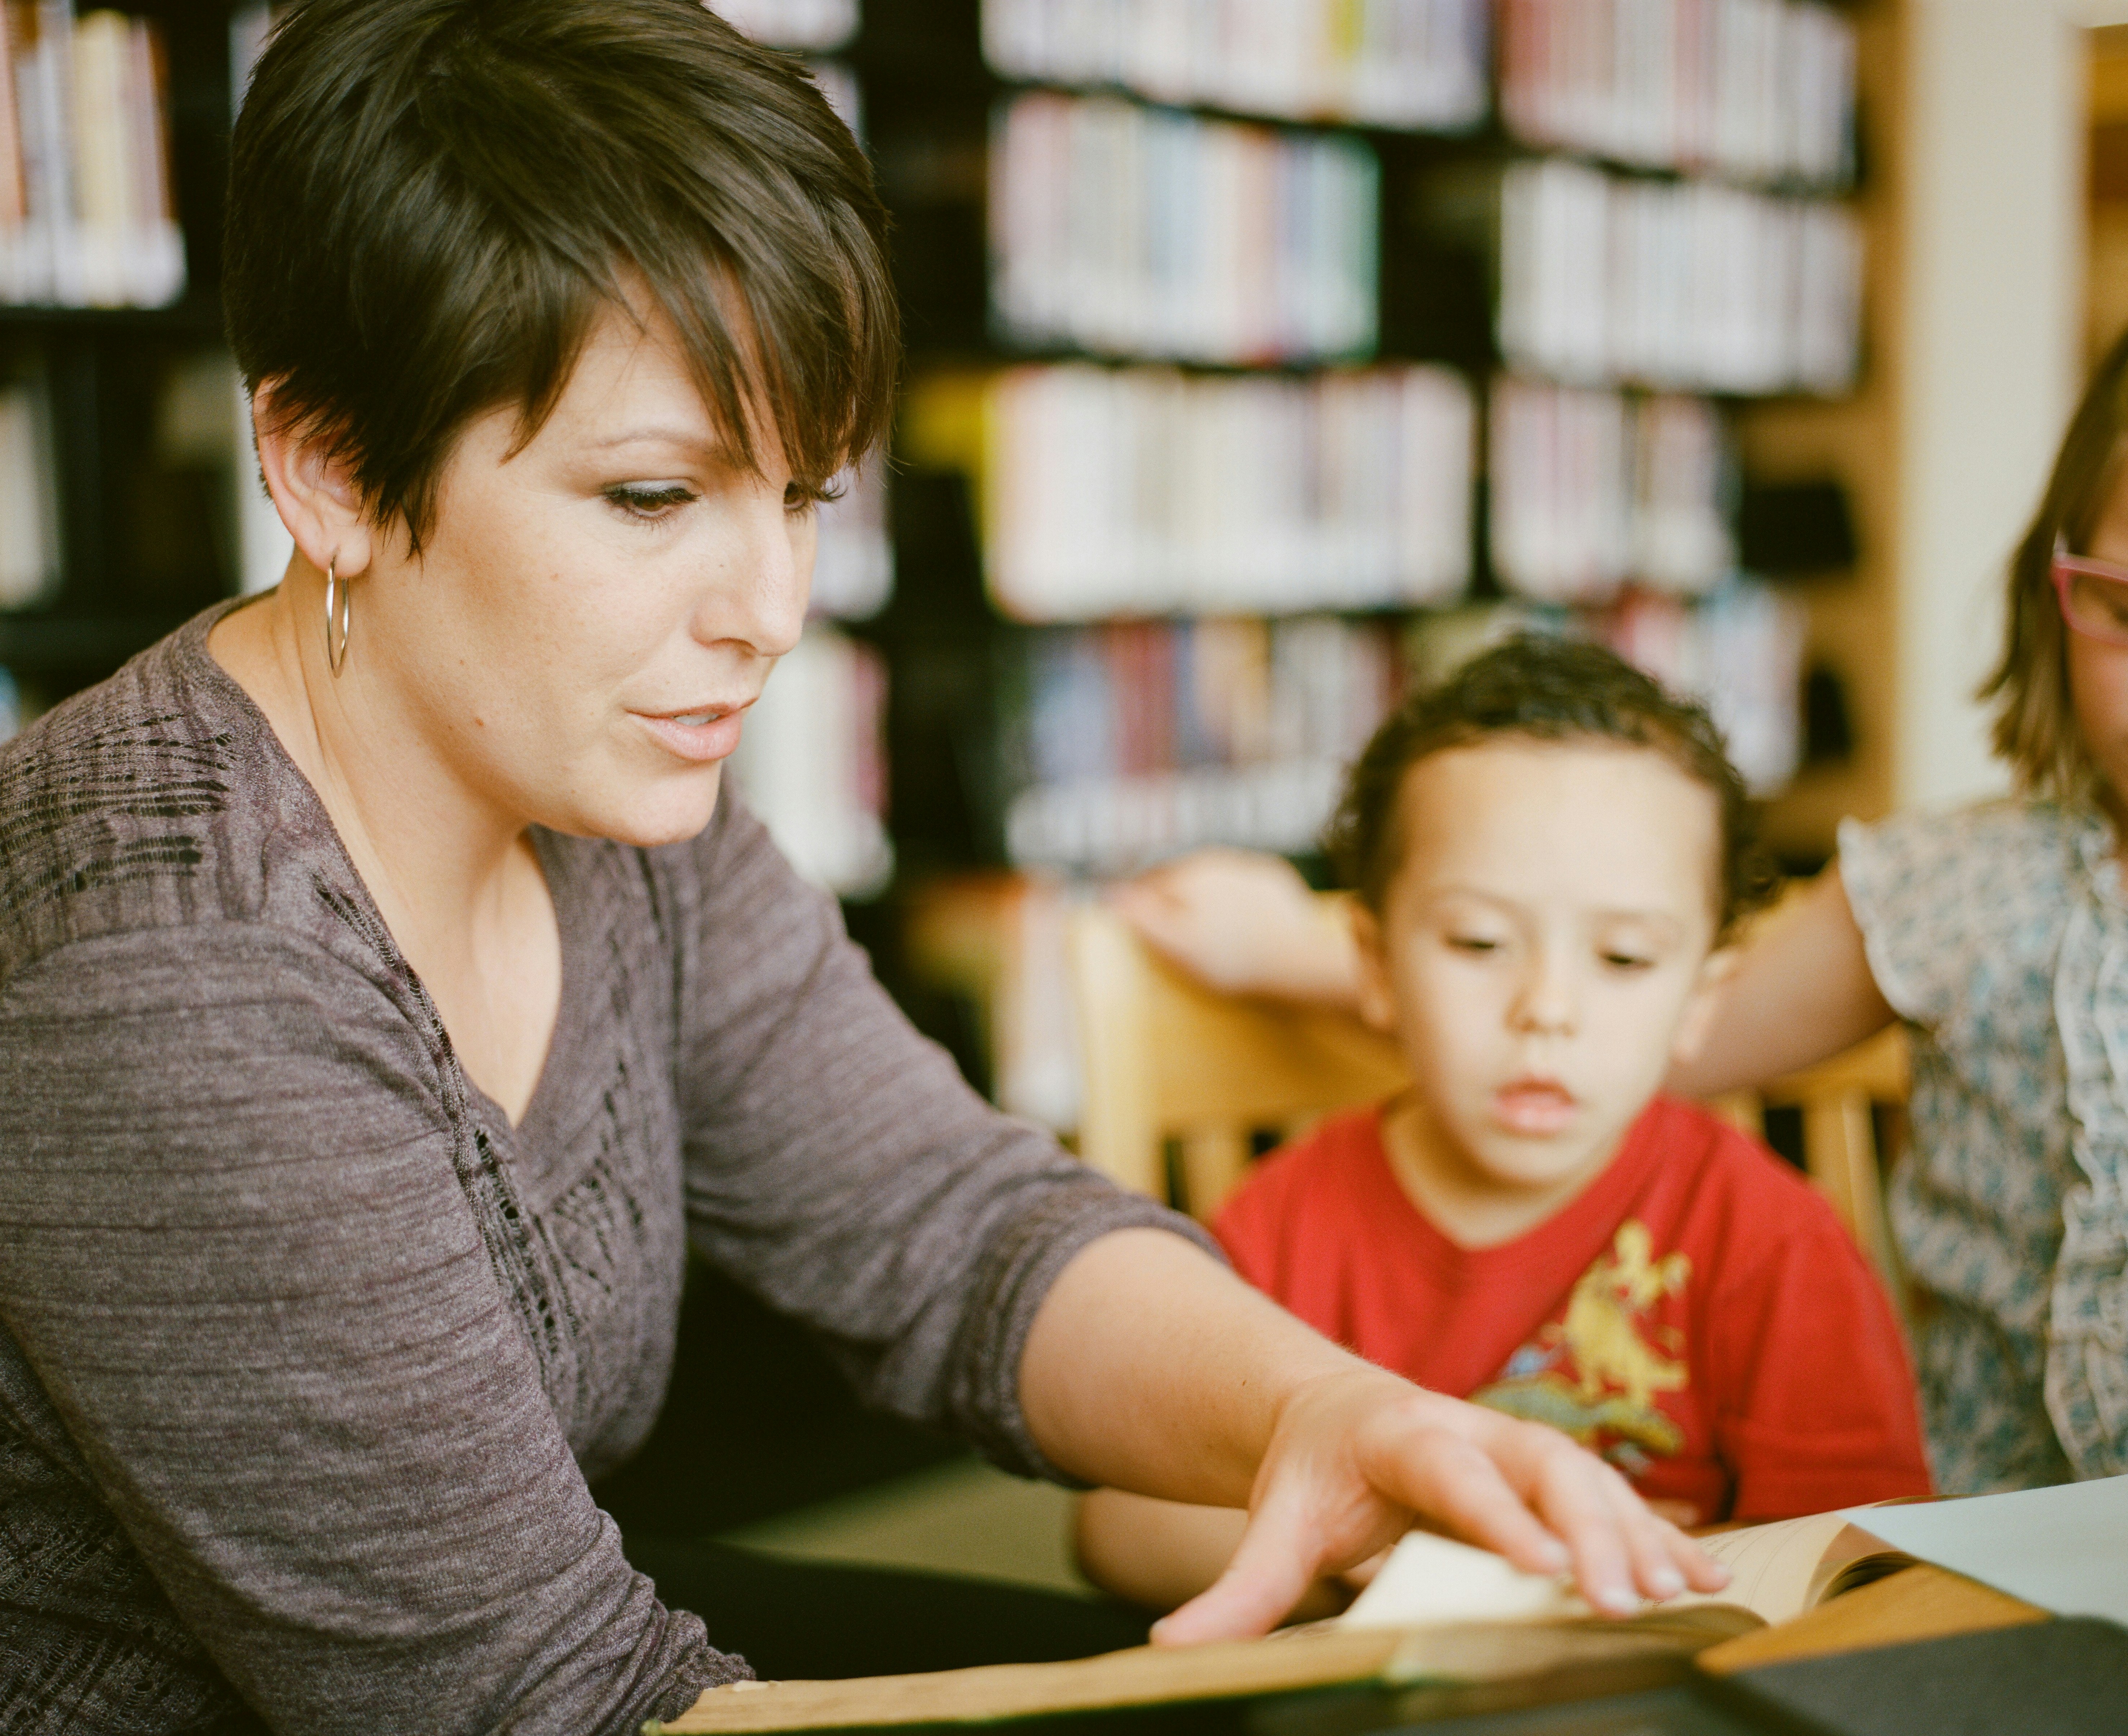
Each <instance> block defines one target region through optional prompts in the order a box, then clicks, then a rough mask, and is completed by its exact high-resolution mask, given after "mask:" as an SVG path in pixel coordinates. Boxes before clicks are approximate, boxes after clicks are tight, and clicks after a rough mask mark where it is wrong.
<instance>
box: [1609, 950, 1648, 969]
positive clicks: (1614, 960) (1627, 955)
mask: <svg viewBox="0 0 2128 1736" xmlns="http://www.w3.org/2000/svg"><path fill="white" fill-rule="evenodd" d="M1603 962H1604V963H1605V964H1607V965H1609V966H1610V967H1611V968H1612V969H1613V970H1652V969H1653V968H1654V966H1655V960H1653V959H1651V958H1650V957H1649V956H1647V955H1646V953H1644V952H1627V951H1621V950H1620V949H1619V948H1617V947H1615V946H1613V947H1610V948H1608V949H1607V950H1606V951H1604V952H1603Z"/></svg>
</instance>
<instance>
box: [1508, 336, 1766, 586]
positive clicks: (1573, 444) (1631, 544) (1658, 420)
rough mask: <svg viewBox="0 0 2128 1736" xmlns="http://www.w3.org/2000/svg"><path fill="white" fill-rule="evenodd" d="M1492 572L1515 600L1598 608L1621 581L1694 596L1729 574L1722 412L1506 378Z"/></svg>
mask: <svg viewBox="0 0 2128 1736" xmlns="http://www.w3.org/2000/svg"><path fill="white" fill-rule="evenodd" d="M1489 433H1490V443H1491V448H1492V450H1491V453H1490V458H1489V466H1488V473H1489V477H1490V479H1491V485H1492V486H1491V494H1490V503H1489V504H1490V515H1489V516H1490V530H1491V552H1492V564H1493V572H1494V575H1495V576H1496V577H1498V579H1499V581H1500V583H1501V585H1502V586H1503V587H1504V588H1506V589H1507V590H1508V591H1513V592H1514V593H1516V594H1517V595H1522V596H1527V597H1531V598H1534V599H1537V600H1543V601H1548V602H1556V603H1569V602H1581V601H1600V600H1603V599H1604V598H1606V597H1608V596H1609V595H1611V594H1612V593H1613V591H1617V589H1618V587H1619V586H1621V585H1622V584H1624V583H1626V582H1627V581H1628V580H1633V581H1638V582H1639V583H1641V584H1642V585H1644V586H1649V587H1651V588H1652V589H1654V590H1656V591H1667V592H1671V593H1674V594H1679V595H1689V594H1692V593H1695V592H1699V591H1707V590H1708V589H1710V588H1711V587H1712V586H1714V585H1715V584H1717V582H1718V581H1721V580H1722V578H1724V577H1725V576H1727V574H1728V573H1729V572H1730V571H1731V569H1732V568H1733V567H1734V566H1735V565H1736V541H1735V538H1734V537H1733V535H1732V534H1731V530H1730V517H1731V496H1732V495H1733V493H1734V485H1733V481H1732V466H1731V458H1730V453H1729V445H1728V439H1727V433H1726V431H1725V429H1723V426H1722V417H1721V413H1720V411H1719V410H1717V409H1716V407H1715V406H1713V405H1712V404H1711V403H1709V402H1708V401H1707V400H1705V399H1703V398H1689V397H1650V398H1632V397H1628V396H1627V395H1626V394H1624V393H1622V392H1617V391H1590V390H1584V389H1582V388H1579V387H1564V386H1553V385H1549V384H1546V383H1545V382H1541V381H1533V380H1525V379H1518V378H1515V377H1513V376H1509V375H1503V376H1502V377H1499V378H1498V379H1496V380H1495V381H1494V383H1493V402H1492V414H1491V426H1490V430H1489Z"/></svg>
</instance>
